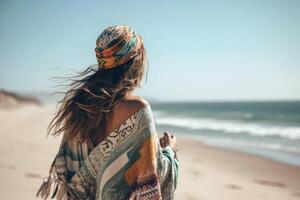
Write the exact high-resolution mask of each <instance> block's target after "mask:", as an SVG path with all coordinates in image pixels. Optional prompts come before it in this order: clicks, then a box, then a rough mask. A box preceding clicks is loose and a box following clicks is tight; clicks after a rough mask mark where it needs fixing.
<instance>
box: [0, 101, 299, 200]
mask: <svg viewBox="0 0 300 200" xmlns="http://www.w3.org/2000/svg"><path fill="white" fill-rule="evenodd" d="M53 112H54V106H35V105H28V106H19V107H16V108H11V109H5V110H3V109H2V110H0V138H1V140H0V141H1V146H0V155H1V161H0V180H1V183H0V193H1V199H10V200H14V199H24V200H29V199H35V193H36V190H37V188H38V187H39V185H40V184H41V179H42V177H43V176H46V175H47V170H48V168H49V165H50V163H51V162H52V159H53V157H54V155H55V153H56V151H57V147H58V145H59V139H60V138H52V137H48V138H47V137H46V128H47V125H48V123H49V121H50V119H51V117H52V116H53ZM178 149H179V154H178V156H179V159H180V171H179V183H178V188H177V191H176V199H178V200H181V199H183V200H184V199H191V200H192V199H199V200H208V199H210V200H214V199H216V200H217V199H218V200H219V199H225V200H234V199H244V200H247V199H255V200H260V199H270V200H277V199H278V200H279V199H280V200H285V199H286V200H293V199H300V168H298V167H293V166H290V165H286V164H282V163H278V162H275V161H272V160H268V159H265V158H261V157H257V156H253V155H249V154H245V153H240V152H237V151H232V150H224V149H219V148H215V147H210V146H206V145H204V144H202V143H199V142H197V141H191V140H187V139H183V138H179V144H178Z"/></svg>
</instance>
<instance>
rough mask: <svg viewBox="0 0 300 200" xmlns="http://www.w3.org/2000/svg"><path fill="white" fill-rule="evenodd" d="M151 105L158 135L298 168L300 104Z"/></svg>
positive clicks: (188, 103) (299, 102) (215, 103)
mask: <svg viewBox="0 0 300 200" xmlns="http://www.w3.org/2000/svg"><path fill="white" fill-rule="evenodd" d="M151 105H152V110H153V113H154V117H155V122H156V128H157V130H158V131H159V132H162V131H163V130H168V131H171V132H173V133H176V134H178V135H180V136H182V137H192V138H194V139H197V140H201V141H203V142H205V143H207V144H210V145H215V146H220V147H226V148H233V149H237V150H240V151H246V152H249V153H253V154H256V155H261V156H265V157H268V158H271V159H274V160H277V161H281V162H285V163H289V164H293V165H297V166H300V101H293V102H292V101H289V102H214V103H204V102H199V103H191V102H181V103H158V102H155V103H152V104H151Z"/></svg>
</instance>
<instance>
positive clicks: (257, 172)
mask: <svg viewBox="0 0 300 200" xmlns="http://www.w3.org/2000/svg"><path fill="white" fill-rule="evenodd" d="M177 140H178V158H179V161H180V166H181V169H180V171H179V173H181V175H180V178H181V181H180V180H179V185H178V191H177V192H176V199H228V200H229V199H249V200H250V199H272V200H276V199H300V167H297V166H294V165H289V164H286V163H282V162H279V161H275V160H272V159H270V158H266V157H262V156H257V155H254V154H249V153H245V152H241V151H238V150H234V149H227V148H222V147H215V146H211V145H206V144H205V143H203V142H200V141H193V140H190V139H184V138H182V137H178V138H177Z"/></svg>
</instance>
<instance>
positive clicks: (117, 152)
mask: <svg viewBox="0 0 300 200" xmlns="http://www.w3.org/2000/svg"><path fill="white" fill-rule="evenodd" d="M95 52H96V57H97V61H98V66H97V68H96V69H94V68H93V67H89V68H88V69H87V70H86V71H84V72H83V73H81V74H80V76H77V79H76V80H74V79H72V80H73V82H72V83H71V88H70V89H69V90H68V91H67V92H66V94H65V97H64V98H63V100H62V101H60V102H59V103H60V107H59V110H58V112H57V113H56V115H55V117H54V119H53V120H52V121H51V123H50V125H49V129H48V133H52V134H53V135H59V134H63V137H62V141H61V145H60V148H59V151H58V153H57V155H56V157H55V159H54V161H53V163H52V165H51V167H50V174H49V177H47V178H46V179H45V180H44V182H43V184H42V185H41V187H40V189H39V190H38V192H37V196H41V197H42V198H44V199H47V198H48V197H50V193H51V198H54V197H56V198H57V199H89V200H90V199H97V200H100V199H101V200H106V199H107V200H111V199H113V200H115V199H173V197H174V191H175V188H176V186H177V179H178V160H177V156H176V151H175V143H176V137H175V136H174V135H171V134H169V133H167V132H165V133H164V136H163V137H162V138H158V136H157V133H156V129H155V124H154V119H153V115H152V110H151V106H150V105H149V103H148V102H147V101H146V100H145V99H143V98H142V97H138V96H134V95H133V94H132V93H133V91H134V89H136V88H137V87H140V83H141V80H142V78H143V75H144V71H145V64H146V53H145V49H144V45H143V41H142V38H141V37H140V36H139V35H138V34H137V33H136V32H135V31H134V30H133V29H132V28H130V27H129V26H127V25H116V26H112V27H108V28H106V29H105V30H104V31H103V32H102V33H101V34H100V36H99V37H98V39H97V41H96V48H95Z"/></svg>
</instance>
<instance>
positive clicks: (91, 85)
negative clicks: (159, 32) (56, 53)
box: [48, 47, 148, 142]
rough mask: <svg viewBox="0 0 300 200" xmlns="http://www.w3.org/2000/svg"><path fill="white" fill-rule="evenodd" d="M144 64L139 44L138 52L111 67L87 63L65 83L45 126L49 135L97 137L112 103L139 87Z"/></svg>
mask: <svg viewBox="0 0 300 200" xmlns="http://www.w3.org/2000/svg"><path fill="white" fill-rule="evenodd" d="M147 64H148V61H147V59H146V53H145V49H144V47H142V49H141V53H139V55H137V56H136V57H134V58H132V59H131V60H129V61H128V62H126V63H124V64H122V65H119V66H117V67H114V68H111V69H104V68H101V67H98V66H97V67H95V66H94V67H93V66H90V67H88V68H87V69H86V70H85V71H83V72H81V73H78V75H76V76H73V77H69V80H70V81H71V83H70V84H69V85H67V86H68V87H70V88H69V89H68V91H67V92H65V93H64V97H63V99H62V100H61V101H59V102H58V107H59V108H58V111H57V113H56V114H55V116H54V118H53V119H52V121H51V122H50V124H49V126H48V135H49V134H52V135H59V134H61V133H64V137H66V138H67V139H73V138H75V137H78V138H79V140H80V141H82V142H83V141H86V140H88V139H91V140H94V141H95V140H97V138H98V137H99V133H100V134H101V132H102V131H105V129H106V125H107V121H108V116H109V113H110V111H111V109H112V106H113V105H114V104H115V103H116V102H118V101H119V100H121V99H122V98H123V97H124V96H125V95H126V94H127V93H129V92H132V91H133V90H134V89H135V88H137V87H141V81H142V79H143V76H144V72H145V68H146V65H147ZM147 71H148V70H147ZM97 134H98V136H97ZM100 137H101V136H100Z"/></svg>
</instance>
